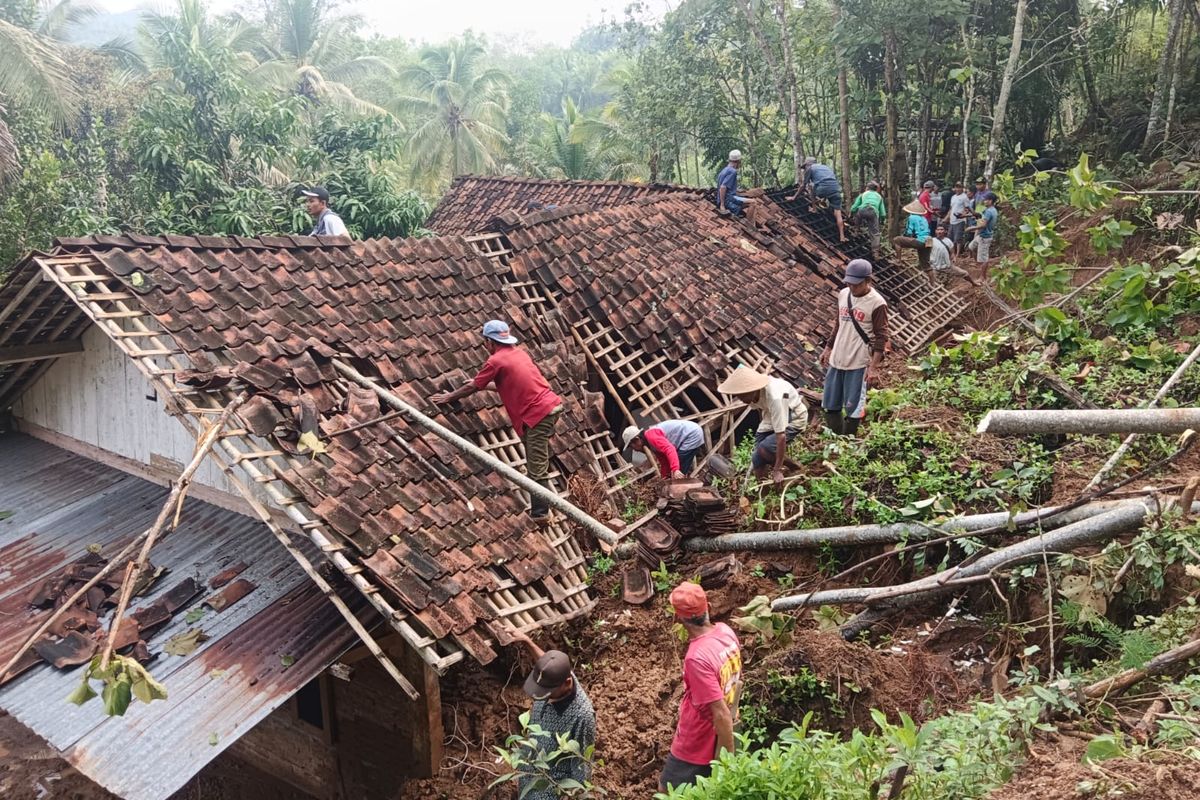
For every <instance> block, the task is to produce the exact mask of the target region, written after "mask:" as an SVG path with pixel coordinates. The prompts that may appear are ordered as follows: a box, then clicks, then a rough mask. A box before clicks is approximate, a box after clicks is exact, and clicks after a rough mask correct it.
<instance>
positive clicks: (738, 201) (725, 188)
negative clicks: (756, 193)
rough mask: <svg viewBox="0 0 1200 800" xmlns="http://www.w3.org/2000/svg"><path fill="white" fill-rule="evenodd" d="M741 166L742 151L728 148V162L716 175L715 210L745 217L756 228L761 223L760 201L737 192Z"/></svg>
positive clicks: (747, 194)
mask: <svg viewBox="0 0 1200 800" xmlns="http://www.w3.org/2000/svg"><path fill="white" fill-rule="evenodd" d="M741 168H742V151H741V150H730V151H729V163H728V164H727V165H726V166H725V168H724V169H722V170H721V172H720V173H719V174H718V175H717V211H718V212H720V213H722V214H725V213H728V214H732V215H733V216H735V217H737V216H742V215H744V216H745V217H746V221H747V222H749V223H750V224H751V225H753V226H754V227H756V228H758V227H760V226H761V224H762V220H761V216H762V215H761V209H762V201H761V200H760V199H759V198H757V197H751V196H750V194H749V193H748V192H747V193H742V194H739V193H738V171H739V170H740V169H741Z"/></svg>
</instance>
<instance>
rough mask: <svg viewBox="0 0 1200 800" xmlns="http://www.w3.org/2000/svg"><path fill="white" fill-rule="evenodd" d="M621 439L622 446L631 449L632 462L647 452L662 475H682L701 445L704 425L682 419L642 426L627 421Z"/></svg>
mask: <svg viewBox="0 0 1200 800" xmlns="http://www.w3.org/2000/svg"><path fill="white" fill-rule="evenodd" d="M621 440H622V441H623V442H624V444H625V449H626V450H632V451H633V463H634V464H635V465H636V464H639V463H640V462H641V461H645V460H646V454H647V453H650V454H652V455H653V456H654V460H655V461H656V462H658V472H659V474H660V475H661V476H662V477H663V478H682V477H684V476H686V475H687V474H688V473H689V472H691V471H692V465H693V464H694V463H695V461H696V454H697V453H699V452H700V448H701V447H703V446H704V429H703V428H701V427H700V426H699V425H697V424H696V423H694V422H690V421H688V420H686V419H669V420H667V421H666V422H659V423H656V424H654V425H651V426H650V427H649V428H645V429H640V428H638V427H637V426H636V425H630V426H629V427H628V428H626V429H625V430H624V431H623V432H622V433H621ZM639 457H640V458H639Z"/></svg>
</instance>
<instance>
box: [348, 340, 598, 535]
mask: <svg viewBox="0 0 1200 800" xmlns="http://www.w3.org/2000/svg"><path fill="white" fill-rule="evenodd" d="M332 363H333V367H334V369H336V370H337V371H338V372H340V373H342V374H343V375H345V376H346V377H347V378H349V379H350V380H352V381H354V382H355V383H357V384H358V385H359V386H363V387H365V388H367V389H370V390H371V391H373V392H375V394H377V395H379V399H380V400H382V401H384V402H385V403H387V404H388V405H390V406H391V407H392V408H395V409H397V410H399V411H403V412H404V414H405V416H407V417H408V419H409V421H410V422H413V423H415V424H417V425H419V426H420V427H422V428H424V429H425V430H427V431H429V432H430V433H432V434H434V435H435V436H437V437H438V438H440V439H442V440H444V441H445V442H447V443H449V444H450V445H451V446H452V447H454V449H456V450H458V451H459V452H460V453H462V454H463V455H465V456H467V457H468V458H471V459H474V460H475V461H478V462H479V463H480V464H483V465H484V466H485V467H488V468H489V469H493V470H495V471H496V472H497V473H499V475H500V477H502V478H504V479H505V480H507V481H509V482H510V483H515V484H516V485H517V486H519V487H520V488H522V489H524V490H525V491H527V492H529V493H530V494H531V495H534V496H536V497H538V498H540V499H542V500H545V501H546V503H548V504H549V505H550V507H551V508H554V509H557V510H558V511H560V512H562V513H563V514H565V515H566V516H567V517H569V518H570V519H571V520H572V521H574V522H575V523H577V524H578V525H579V526H580V527H581V528H583V529H584V530H586V531H588V532H589V533H591V534H592V535H593V536H595V537H596V538H597V539H599V540H600V541H602V542H604V543H605V544H608V545H615V544H617V542H618V540H619V537H618V536H617V534H616V533H615V532H613V531H612V530H610V529H609V528H608V527H607V526H605V525H603V524H602V523H601V522H599V521H598V520H597V519H595V518H594V517H592V516H589V515H588V514H587V512H585V511H584V510H583V509H581V508H579V507H578V506H576V505H575V504H573V503H571V502H570V501H568V500H564V499H563V498H561V497H559V496H558V495H557V494H556V493H555V492H552V491H551V490H549V489H547V488H546V487H545V486H542V485H541V484H540V483H537V482H536V481H533V480H531V479H530V478H529V476H527V475H524V474H522V473H520V472H518V471H517V470H515V469H513V468H512V467H510V466H509V465H508V464H505V463H504V462H503V461H501V460H500V459H498V458H496V457H494V456H492V455H491V454H489V453H488V452H487V451H485V450H483V449H482V448H480V447H477V446H475V445H474V444H473V443H471V442H470V441H468V440H467V439H464V438H463V437H462V436H459V435H458V434H457V433H455V432H454V431H452V430H450V429H449V428H447V427H446V426H445V425H442V424H441V423H439V422H438V421H437V420H435V419H433V418H432V417H430V416H428V415H426V414H424V413H422V412H421V411H419V410H417V409H416V408H415V407H414V406H412V405H411V404H410V403H408V402H406V401H405V400H403V399H401V398H400V396H399V395H397V394H396V393H395V392H392V391H391V390H389V389H385V388H384V387H382V386H380V385H379V384H378V383H376V382H375V381H373V380H371V379H370V378H368V377H366V376H365V375H363V374H362V373H361V372H359V371H358V370H356V369H355V368H354V367H352V366H350V365H349V364H346V363H345V362H343V361H340V360H338V359H336V358H335V359H334V360H333V362H332Z"/></svg>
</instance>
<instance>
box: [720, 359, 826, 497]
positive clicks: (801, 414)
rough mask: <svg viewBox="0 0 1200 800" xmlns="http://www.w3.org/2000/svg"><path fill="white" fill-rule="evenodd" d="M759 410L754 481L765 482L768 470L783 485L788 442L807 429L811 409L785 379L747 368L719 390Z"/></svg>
mask: <svg viewBox="0 0 1200 800" xmlns="http://www.w3.org/2000/svg"><path fill="white" fill-rule="evenodd" d="M717 391H718V392H720V393H721V394H728V395H733V396H734V397H736V398H737V399H738V400H740V401H741V402H743V403H745V404H746V405H748V406H750V407H751V408H754V409H757V410H758V412H759V418H760V421H759V423H758V428H757V429H756V430H755V432H754V454H753V455H752V456H751V457H750V465H751V466H752V467H753V468H754V477H755V478H757V479H758V480H760V481H761V480H765V479H766V477H767V472H768V470H769V471H770V472H771V478H772V480H774V481H775V483H776V485H778V484H780V483H783V459H784V458H785V457H786V455H787V444H788V442H790V441H792V440H793V439H795V438H796V437H797V436H799V435H800V433H801V432H802V431H803V430H804V429H805V427H807V426H808V407H807V406H805V405H804V398H802V397H801V396H800V393H799V392H797V391H796V387H795V386H792V385H791V384H790V383H788V382H787V381H785V380H784V379H783V378H773V377H770V376H769V375H764V374H763V373H761V372H758V371H756V370H752V369H750V368H749V367H747V366H744V365H743V366H739V367H738V368H737V369H735V370H734V371H733V372H732V373H731V374H730V376H729V377H728V378H726V379H725V381H724V382H723V383H722V384H721V385H720V386H718V387H717Z"/></svg>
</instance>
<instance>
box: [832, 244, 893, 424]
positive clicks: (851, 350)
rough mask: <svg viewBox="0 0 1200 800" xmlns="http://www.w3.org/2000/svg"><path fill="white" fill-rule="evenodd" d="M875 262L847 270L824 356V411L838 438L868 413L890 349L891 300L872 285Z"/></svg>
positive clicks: (858, 261)
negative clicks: (875, 380)
mask: <svg viewBox="0 0 1200 800" xmlns="http://www.w3.org/2000/svg"><path fill="white" fill-rule="evenodd" d="M872 274H873V270H872V268H871V262H869V261H867V260H866V259H864V258H856V259H854V260H853V261H851V262H850V263H849V264H847V265H846V275H845V277H844V278H842V282H843V283H845V284H846V288H844V289H842V291H841V292H839V293H838V307H837V315H836V316H835V318H834V322H833V335H832V336H830V338H829V344H827V345H825V350H824V352H822V353H821V364H822V365H823V366H826V367H828V368H829V370H828V372H826V373H825V393H824V395H823V396H822V398H821V408H823V409H824V410H825V423H826V424H827V425H828V426H829V429H830V430H831V431H833V432H834V433H838V434H842V435H852V434H854V433H857V432H858V425H859V422H861V421H862V418H863V415H864V414H865V413H866V405H867V386H868V385H870V384H871V382H872V378H873V377H874V376H876V375H878V373H879V366H880V364H882V363H883V355H884V352H885V351H886V350H887V342H888V318H887V301H886V300H884V299H883V295H881V294H879V292H877V291H875V288H874V286H872V285H871V276H872Z"/></svg>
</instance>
